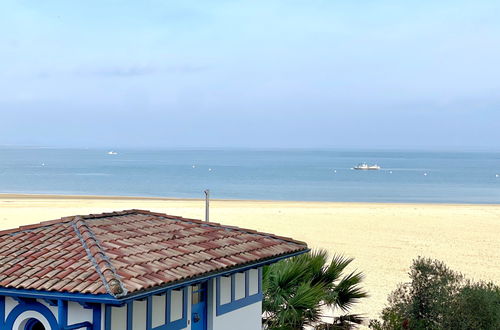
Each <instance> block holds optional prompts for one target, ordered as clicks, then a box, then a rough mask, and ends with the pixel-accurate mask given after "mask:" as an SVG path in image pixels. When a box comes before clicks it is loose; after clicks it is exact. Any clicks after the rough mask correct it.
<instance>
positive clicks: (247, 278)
mask: <svg viewBox="0 0 500 330" xmlns="http://www.w3.org/2000/svg"><path fill="white" fill-rule="evenodd" d="M249 296H250V271H249V270H247V271H245V297H249Z"/></svg>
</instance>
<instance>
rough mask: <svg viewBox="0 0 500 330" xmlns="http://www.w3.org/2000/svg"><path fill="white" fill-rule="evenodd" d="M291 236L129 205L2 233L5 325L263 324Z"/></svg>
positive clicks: (25, 329) (0, 311) (151, 328)
mask: <svg viewBox="0 0 500 330" xmlns="http://www.w3.org/2000/svg"><path fill="white" fill-rule="evenodd" d="M306 251H308V249H307V246H306V245H305V244H304V243H302V242H298V241H294V240H292V239H289V238H284V237H278V236H275V235H271V234H265V233H259V232H255V231H252V230H247V229H241V228H235V227H229V226H222V225H219V224H215V223H206V222H202V221H199V220H193V219H185V218H181V217H174V216H169V215H166V214H160V213H153V212H149V211H142V210H130V211H121V212H113V213H106V214H97V215H88V216H75V217H66V218H62V219H58V220H55V221H49V222H45V223H41V224H37V225H31V226H25V227H20V228H17V229H13V230H7V231H3V232H0V329H1V330H4V329H5V330H40V329H45V330H46V329H52V330H55V329H68V330H69V329H88V330H90V329H92V330H170V329H192V330H206V329H211V330H233V329H238V330H257V329H261V327H262V326H261V322H262V268H263V266H264V265H267V264H270V263H273V262H276V261H278V260H280V259H283V258H288V257H291V256H294V255H298V254H301V253H304V252H306Z"/></svg>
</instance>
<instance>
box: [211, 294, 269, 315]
mask: <svg viewBox="0 0 500 330" xmlns="http://www.w3.org/2000/svg"><path fill="white" fill-rule="evenodd" d="M262 298H263V297H262V293H256V294H254V295H252V296H250V297H245V298H242V299H238V300H235V301H232V302H230V303H227V304H224V305H219V306H216V314H217V316H220V315H223V314H226V313H229V312H232V311H235V310H237V309H240V308H243V307H245V306H248V305H251V304H255V303H256V302H259V301H261V300H262Z"/></svg>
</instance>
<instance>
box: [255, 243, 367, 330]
mask: <svg viewBox="0 0 500 330" xmlns="http://www.w3.org/2000/svg"><path fill="white" fill-rule="evenodd" d="M352 260H353V259H350V258H345V257H343V256H340V255H335V256H333V258H332V260H331V261H330V262H328V253H327V252H326V251H324V250H320V251H314V252H311V253H306V254H302V255H300V256H297V257H294V258H290V259H287V260H282V261H280V262H278V263H275V264H273V265H271V266H267V267H265V268H264V273H263V291H264V301H263V310H264V324H265V326H266V327H267V328H268V329H282V330H285V329H302V328H303V327H304V326H305V325H317V326H318V327H320V326H326V325H321V322H320V319H321V317H322V316H323V312H324V309H325V308H330V309H339V310H340V311H342V312H348V311H349V309H350V308H351V307H352V306H353V304H355V303H356V302H358V300H359V299H361V298H364V297H366V296H367V294H366V292H365V291H364V290H362V289H361V288H360V283H361V281H362V280H363V274H362V273H359V272H351V273H348V274H347V275H343V272H344V270H345V268H346V267H347V266H348V265H349V264H350V263H351V262H352ZM361 321H362V318H361V317H359V316H358V315H344V316H342V317H339V318H336V319H335V320H334V323H335V325H336V326H343V327H345V326H346V325H348V324H353V323H359V322H361ZM322 329H329V328H328V327H323V328H322ZM331 329H333V328H331Z"/></svg>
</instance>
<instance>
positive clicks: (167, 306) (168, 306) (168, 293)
mask: <svg viewBox="0 0 500 330" xmlns="http://www.w3.org/2000/svg"><path fill="white" fill-rule="evenodd" d="M166 299H167V303H166V304H165V306H166V309H167V313H166V317H165V323H167V324H169V323H170V318H171V316H170V313H171V311H172V309H171V306H172V291H171V290H168V291H167V295H166Z"/></svg>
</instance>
